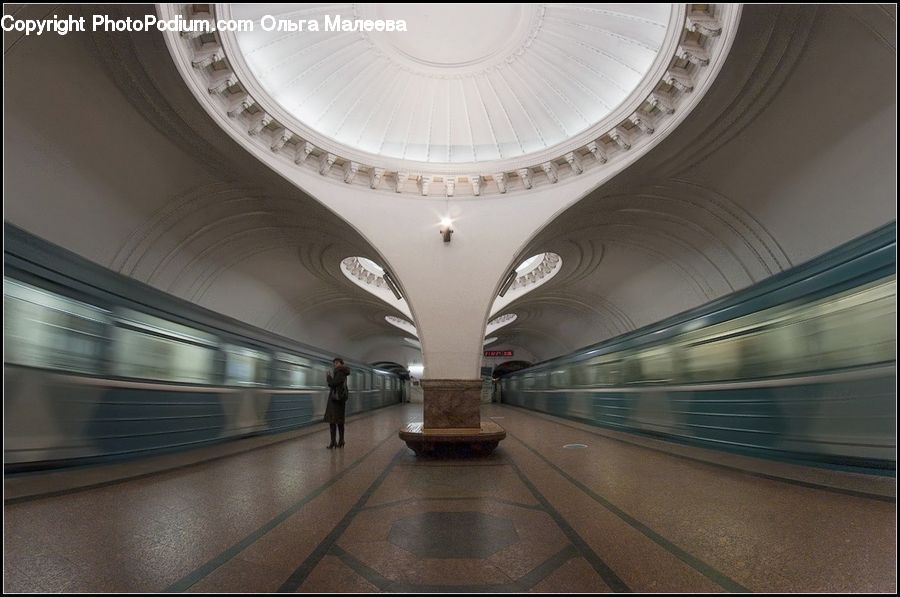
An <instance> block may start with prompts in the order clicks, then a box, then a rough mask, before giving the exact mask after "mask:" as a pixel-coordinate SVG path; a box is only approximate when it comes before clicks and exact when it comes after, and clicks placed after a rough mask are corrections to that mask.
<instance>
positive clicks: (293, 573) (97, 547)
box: [3, 405, 896, 593]
mask: <svg viewBox="0 0 900 597" xmlns="http://www.w3.org/2000/svg"><path fill="white" fill-rule="evenodd" d="M421 417H422V410H421V405H398V406H392V407H388V408H383V409H380V410H377V411H374V412H371V413H367V414H363V415H359V416H355V417H351V418H349V419H348V423H347V430H346V447H344V448H343V449H339V450H326V449H325V445H326V444H327V436H328V431H327V426H326V425H324V424H321V425H315V426H313V427H309V428H305V429H301V430H299V431H296V432H292V433H290V434H281V435H270V436H263V437H258V438H253V439H250V440H241V441H239V442H231V443H228V444H223V445H221V446H214V447H210V448H205V449H203V450H194V451H190V452H184V453H181V454H177V455H168V456H164V457H159V458H154V459H148V460H145V461H138V462H132V463H125V464H120V465H114V466H103V467H99V466H98V467H84V468H80V469H77V470H68V471H60V472H58V473H44V474H37V473H32V474H28V475H21V476H11V477H7V478H6V479H5V497H6V503H5V506H4V511H5V516H4V550H5V557H4V571H3V572H4V573H3V578H4V591H10V592H117V591H118V592H144V591H168V592H254V591H258V592H376V591H389V592H433V591H451V592H528V591H532V592H611V591H614V592H624V591H635V592H637V591H641V592H664V591H672V592H744V591H753V592H764V591H765V592H800V591H803V592H820V591H821V592H824V591H834V592H888V593H893V592H894V591H895V589H896V543H895V540H896V480H895V478H894V477H885V476H869V475H861V474H855V473H849V472H842V471H834V470H829V469H824V468H809V467H802V466H796V465H791V464H784V463H776V462H769V461H764V460H758V459H753V458H746V457H741V456H736V455H730V454H723V453H720V452H713V451H709V450H703V449H697V448H692V447H686V446H681V445H675V444H671V443H667V442H662V441H657V440H653V439H647V438H642V437H638V436H634V435H629V434H624V433H618V432H615V431H610V430H608V429H603V428H598V427H593V426H590V425H585V424H580V423H577V422H573V421H569V420H565V419H560V418H556V417H552V416H549V415H543V414H539V413H534V412H531V411H527V410H523V409H520V408H515V407H510V406H503V405H485V406H484V407H483V408H482V418H483V419H490V420H492V421H495V422H496V423H498V424H499V425H501V426H502V427H503V428H504V429H505V430H506V432H507V434H508V435H507V439H506V440H505V441H504V442H503V443H502V444H500V446H499V447H498V448H497V449H496V451H495V452H494V453H493V454H491V455H490V456H487V457H483V458H471V459H422V458H417V457H416V456H415V454H414V453H413V452H412V451H411V450H410V449H409V448H407V447H406V445H405V444H404V443H403V441H401V440H400V439H399V438H398V435H397V433H398V430H399V429H400V428H401V427H403V426H404V425H406V424H407V423H409V422H412V421H416V420H421Z"/></svg>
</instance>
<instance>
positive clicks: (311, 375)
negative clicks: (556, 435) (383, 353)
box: [3, 224, 402, 472]
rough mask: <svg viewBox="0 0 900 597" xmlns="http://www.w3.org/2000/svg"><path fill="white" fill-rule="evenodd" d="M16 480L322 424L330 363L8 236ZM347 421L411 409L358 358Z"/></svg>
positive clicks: (7, 423) (9, 431)
mask: <svg viewBox="0 0 900 597" xmlns="http://www.w3.org/2000/svg"><path fill="white" fill-rule="evenodd" d="M5 234H6V242H5V246H4V270H5V271H4V278H3V311H4V313H3V338H4V363H3V373H4V398H3V400H4V404H3V406H4V411H5V417H4V432H5V446H4V464H5V470H6V471H7V472H15V471H21V470H30V469H39V468H50V467H59V466H67V465H73V464H88V463H96V462H106V461H112V460H118V459H123V458H129V457H134V456H140V455H147V454H154V453H161V452H166V451H171V450H176V449H184V448H188V447H194V446H201V445H205V444H210V443H213V442H218V441H223V440H226V439H233V438H239V437H245V436H250V435H256V434H260V433H267V432H275V431H285V430H289V429H294V428H297V427H300V426H303V425H307V424H311V423H315V422H317V421H321V419H322V415H323V414H324V412H325V406H326V401H327V397H328V388H327V386H326V383H325V375H326V373H327V372H328V370H329V369H330V367H331V358H332V356H333V355H327V354H325V353H323V352H321V351H319V350H316V349H314V348H311V347H309V346H306V345H303V344H299V343H296V342H293V341H291V340H288V339H286V338H283V337H280V336H277V335H275V334H272V333H268V332H265V331H263V330H260V329H258V328H254V327H251V326H249V325H245V324H243V323H241V322H238V321H236V320H233V319H230V318H227V317H224V316H222V315H219V314H216V313H213V312H211V311H208V310H206V309H203V308H201V307H198V306H197V305H193V304H191V303H189V302H187V301H183V300H180V299H177V298H174V297H172V296H170V295H167V294H165V293H163V292H161V291H158V290H156V289H154V288H151V287H149V286H146V285H144V284H141V283H139V282H136V281H134V280H132V279H129V278H126V277H125V276H121V275H118V274H115V273H113V272H111V271H109V270H106V269H104V268H102V267H99V266H97V265H95V264H93V263H91V262H89V261H86V260H84V259H82V258H80V257H78V256H76V255H74V254H72V253H70V252H68V251H65V250H63V249H61V248H60V247H57V246H55V245H51V244H50V243H47V242H45V241H42V240H40V239H38V238H36V237H34V236H32V235H30V234H28V233H27V232H25V231H23V230H20V229H18V228H16V227H14V226H12V225H9V224H6V225H5ZM347 364H348V366H349V367H350V369H351V371H352V373H351V376H350V379H349V389H350V400H349V402H348V403H347V414H348V415H349V414H352V413H358V412H362V411H366V410H371V409H375V408H379V407H382V406H387V405H390V404H395V403H398V402H400V401H401V395H402V387H401V383H402V382H401V380H400V378H399V377H398V376H397V375H395V374H393V373H389V372H386V371H380V370H377V369H373V368H371V367H367V366H365V365H362V364H360V363H353V362H350V361H348V363H347Z"/></svg>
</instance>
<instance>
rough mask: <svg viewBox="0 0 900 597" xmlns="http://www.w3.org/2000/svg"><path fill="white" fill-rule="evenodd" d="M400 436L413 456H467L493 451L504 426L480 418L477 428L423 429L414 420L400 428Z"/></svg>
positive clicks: (500, 439) (500, 437)
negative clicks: (413, 453)
mask: <svg viewBox="0 0 900 597" xmlns="http://www.w3.org/2000/svg"><path fill="white" fill-rule="evenodd" d="M400 439H402V440H403V441H405V442H406V445H407V446H409V448H410V449H412V450H413V451H414V452H415V453H416V456H426V457H429V456H430V457H437V458H466V457H469V456H487V455H488V454H490V453H491V452H493V451H494V448H496V447H497V444H499V443H500V442H501V441H502V440H504V439H506V430H505V429H503V427H501V426H500V425H498V424H497V423H495V422H494V421H483V422H482V423H481V426H480V427H479V428H478V429H425V428H424V426H423V425H422V423H420V422H417V423H409V424H408V425H407V426H406V427H404V428H403V429H401V430H400Z"/></svg>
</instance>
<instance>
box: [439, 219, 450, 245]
mask: <svg viewBox="0 0 900 597" xmlns="http://www.w3.org/2000/svg"><path fill="white" fill-rule="evenodd" d="M452 223H453V220H451V219H450V218H444V219H443V220H441V236H443V237H444V242H445V243H449V242H450V235H451V234H453V229H452V228H450V224H452Z"/></svg>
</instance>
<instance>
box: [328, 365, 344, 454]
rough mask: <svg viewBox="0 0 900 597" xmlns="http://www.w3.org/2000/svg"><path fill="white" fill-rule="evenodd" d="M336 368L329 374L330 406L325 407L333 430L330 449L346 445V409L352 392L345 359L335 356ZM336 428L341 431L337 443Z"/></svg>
mask: <svg viewBox="0 0 900 597" xmlns="http://www.w3.org/2000/svg"><path fill="white" fill-rule="evenodd" d="M332 365H333V366H334V368H333V369H332V370H331V373H329V374H328V375H327V381H328V387H329V388H331V389H330V391H329V392H328V406H327V407H326V408H325V419H324V420H325V422H326V423H328V424H329V427H330V430H331V443H330V444H328V449H329V450H331V449H333V448H343V447H344V410H345V408H346V405H347V399H348V398H350V392H349V391H348V390H347V377H349V375H350V368H349V367H347V366H346V365H345V364H344V359H342V358H339V357H335V359H334V360H333V361H332ZM335 430H337V431H338V432H340V440H339V441H338V442H337V443H335V441H334V435H335Z"/></svg>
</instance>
